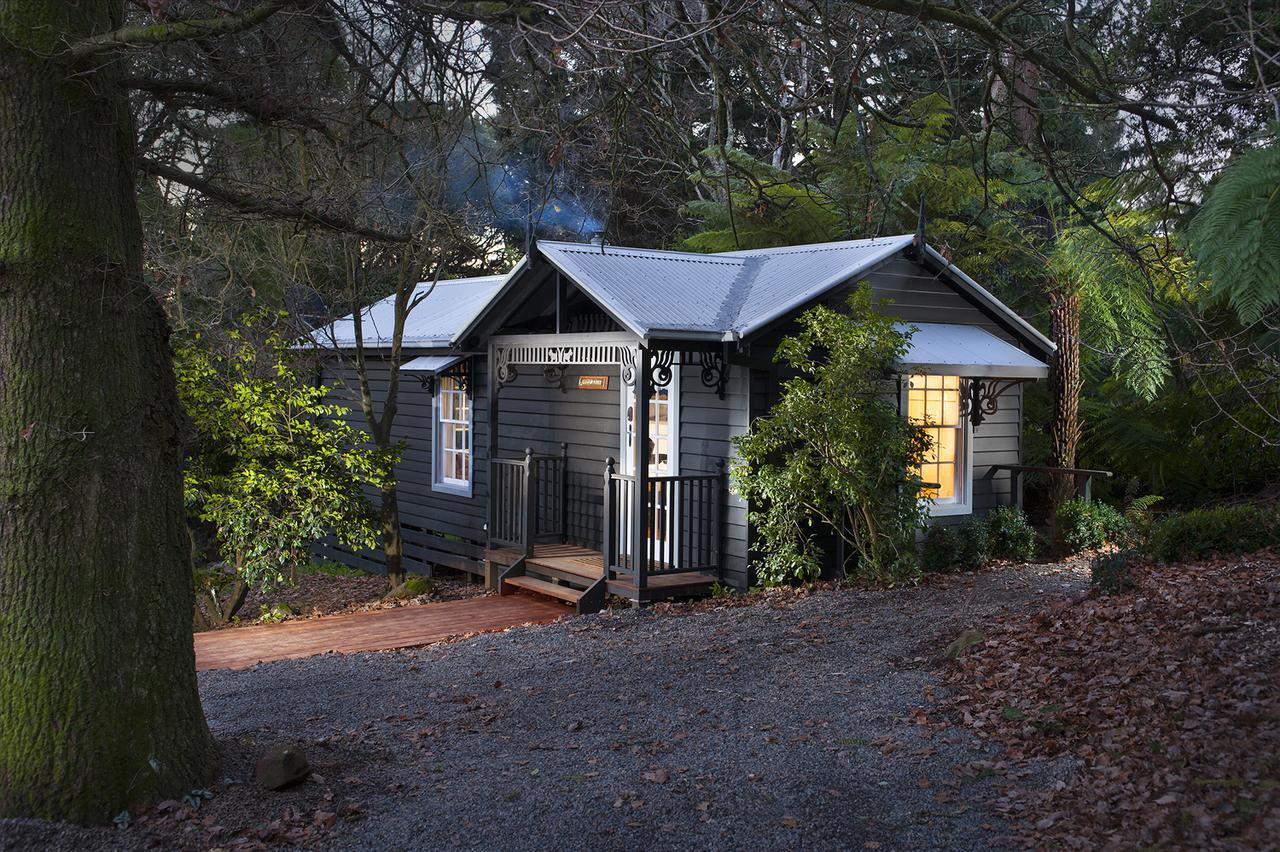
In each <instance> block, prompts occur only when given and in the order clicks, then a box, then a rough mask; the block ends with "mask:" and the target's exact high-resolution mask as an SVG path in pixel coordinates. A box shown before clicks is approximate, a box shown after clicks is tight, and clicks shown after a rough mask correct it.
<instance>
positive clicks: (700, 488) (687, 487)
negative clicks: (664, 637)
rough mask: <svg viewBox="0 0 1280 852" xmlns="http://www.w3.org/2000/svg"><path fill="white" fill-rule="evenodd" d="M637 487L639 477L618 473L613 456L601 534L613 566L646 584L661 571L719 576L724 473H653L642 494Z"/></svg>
mask: <svg viewBox="0 0 1280 852" xmlns="http://www.w3.org/2000/svg"><path fill="white" fill-rule="evenodd" d="M639 487H640V486H639V484H638V478H637V477H635V476H630V475H627V474H621V473H616V472H615V471H614V461H613V459H609V461H608V462H607V463H606V467H605V488H604V536H603V539H604V554H603V555H604V560H605V565H607V566H608V568H609V570H611V571H625V572H628V573H631V574H634V575H635V577H636V585H637V586H639V587H642V588H643V587H644V585H645V584H646V581H647V578H649V577H651V576H654V575H659V574H679V573H688V572H693V571H705V572H708V573H713V574H715V575H716V576H717V577H719V576H720V569H721V562H722V560H721V555H722V553H721V551H722V543H721V533H722V523H721V519H722V517H723V514H724V493H725V475H724V472H723V471H720V472H718V473H711V474H691V475H684V476H649V477H646V478H645V482H644V489H645V493H644V495H643V498H642V497H641V495H640V494H639ZM637 502H640V503H641V505H639V506H637ZM636 524H640V525H641V527H640V529H639V530H637V528H636ZM637 547H638V552H636V551H637Z"/></svg>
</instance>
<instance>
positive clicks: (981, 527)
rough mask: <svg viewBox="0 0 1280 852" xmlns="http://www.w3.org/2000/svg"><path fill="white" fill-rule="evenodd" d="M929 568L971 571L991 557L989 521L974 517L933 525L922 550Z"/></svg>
mask: <svg viewBox="0 0 1280 852" xmlns="http://www.w3.org/2000/svg"><path fill="white" fill-rule="evenodd" d="M921 559H922V562H923V563H924V568H925V570H926V571H934V572H941V573H950V572H954V571H971V570H973V569H975V568H981V567H982V566H983V565H985V564H987V563H988V562H990V561H991V546H990V536H989V533H988V532H987V524H986V521H985V520H983V519H982V518H976V517H975V518H970V519H969V520H967V521H965V522H964V523H963V524H959V525H957V526H935V527H930V528H929V530H928V532H926V533H925V536H924V548H923V553H922V554H921Z"/></svg>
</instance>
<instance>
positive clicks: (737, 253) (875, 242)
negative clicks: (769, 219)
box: [715, 234, 915, 257]
mask: <svg viewBox="0 0 1280 852" xmlns="http://www.w3.org/2000/svg"><path fill="white" fill-rule="evenodd" d="M914 236H915V235H914V234H889V235H886V236H883V237H863V238H861V239H857V240H840V241H838V242H827V243H802V244H800V245H795V246H769V247H766V248H754V249H735V250H734V251H723V252H717V253H716V255H715V256H716V257H752V256H758V255H779V254H805V253H810V252H819V251H841V250H843V249H852V248H880V247H881V246H888V245H899V244H901V243H902V242H903V241H904V240H908V239H911V238H913V237H914Z"/></svg>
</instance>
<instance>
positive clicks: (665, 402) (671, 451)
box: [619, 366, 680, 561]
mask: <svg viewBox="0 0 1280 852" xmlns="http://www.w3.org/2000/svg"><path fill="white" fill-rule="evenodd" d="M639 380H640V379H639V378H637V381H639ZM628 390H629V389H628V388H627V387H626V386H625V385H624V386H623V395H622V429H621V430H620V431H621V433H622V436H623V438H622V472H623V473H626V474H634V473H635V462H634V458H635V452H634V447H635V442H636V431H637V430H636V426H637V421H636V417H635V410H634V409H635V400H634V399H633V398H632V397H631V394H630V393H628V392H627V391H628ZM679 423H680V370H679V367H678V366H677V367H675V368H673V369H672V376H671V382H670V384H668V385H667V386H666V387H661V388H654V389H653V393H652V395H651V396H650V398H649V445H648V447H647V451H646V452H645V453H643V454H642V455H643V456H644V458H645V459H646V460H647V464H648V472H649V475H650V476H676V475H677V474H679V473H680V427H679ZM654 500H655V502H656V504H657V506H658V511H657V512H656V513H655V514H654V517H653V518H652V519H651V523H649V524H648V527H649V530H648V537H649V541H650V542H651V545H652V548H653V555H654V559H655V560H657V561H665V560H664V556H663V555H664V554H674V552H675V551H674V548H675V542H676V540H677V539H676V536H677V533H678V530H677V529H676V524H675V521H676V516H677V511H676V505H675V502H676V501H675V499H674V493H673V491H672V489H671V487H670V486H669V485H668V484H666V483H655V484H654ZM619 520H623V519H619ZM629 527H630V525H629V524H626V523H625V521H624V525H623V526H621V527H620V529H629ZM630 540H631V539H630V537H626V538H624V541H625V542H627V543H628V544H629V542H630ZM624 547H626V545H624ZM628 550H629V548H627V549H626V550H624V552H628Z"/></svg>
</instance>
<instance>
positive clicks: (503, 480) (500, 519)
mask: <svg viewBox="0 0 1280 852" xmlns="http://www.w3.org/2000/svg"><path fill="white" fill-rule="evenodd" d="M568 495H569V445H568V444H561V445H560V454H559V455H553V454H551V453H534V452H533V448H532V447H526V448H525V451H524V456H523V457H522V458H515V459H503V458H495V459H490V461H489V546H490V547H493V546H494V545H499V546H505V547H514V548H517V549H519V550H521V551H523V552H524V554H525V555H526V556H529V555H531V554H532V553H533V545H534V543H535V542H536V541H538V540H539V539H544V540H545V539H546V538H547V537H552V538H557V539H559V540H560V541H562V542H563V541H566V540H567V537H568V532H569V523H568V519H569V515H568ZM547 508H550V509H551V511H550V512H546V513H544V511H543V510H544V509H547Z"/></svg>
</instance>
